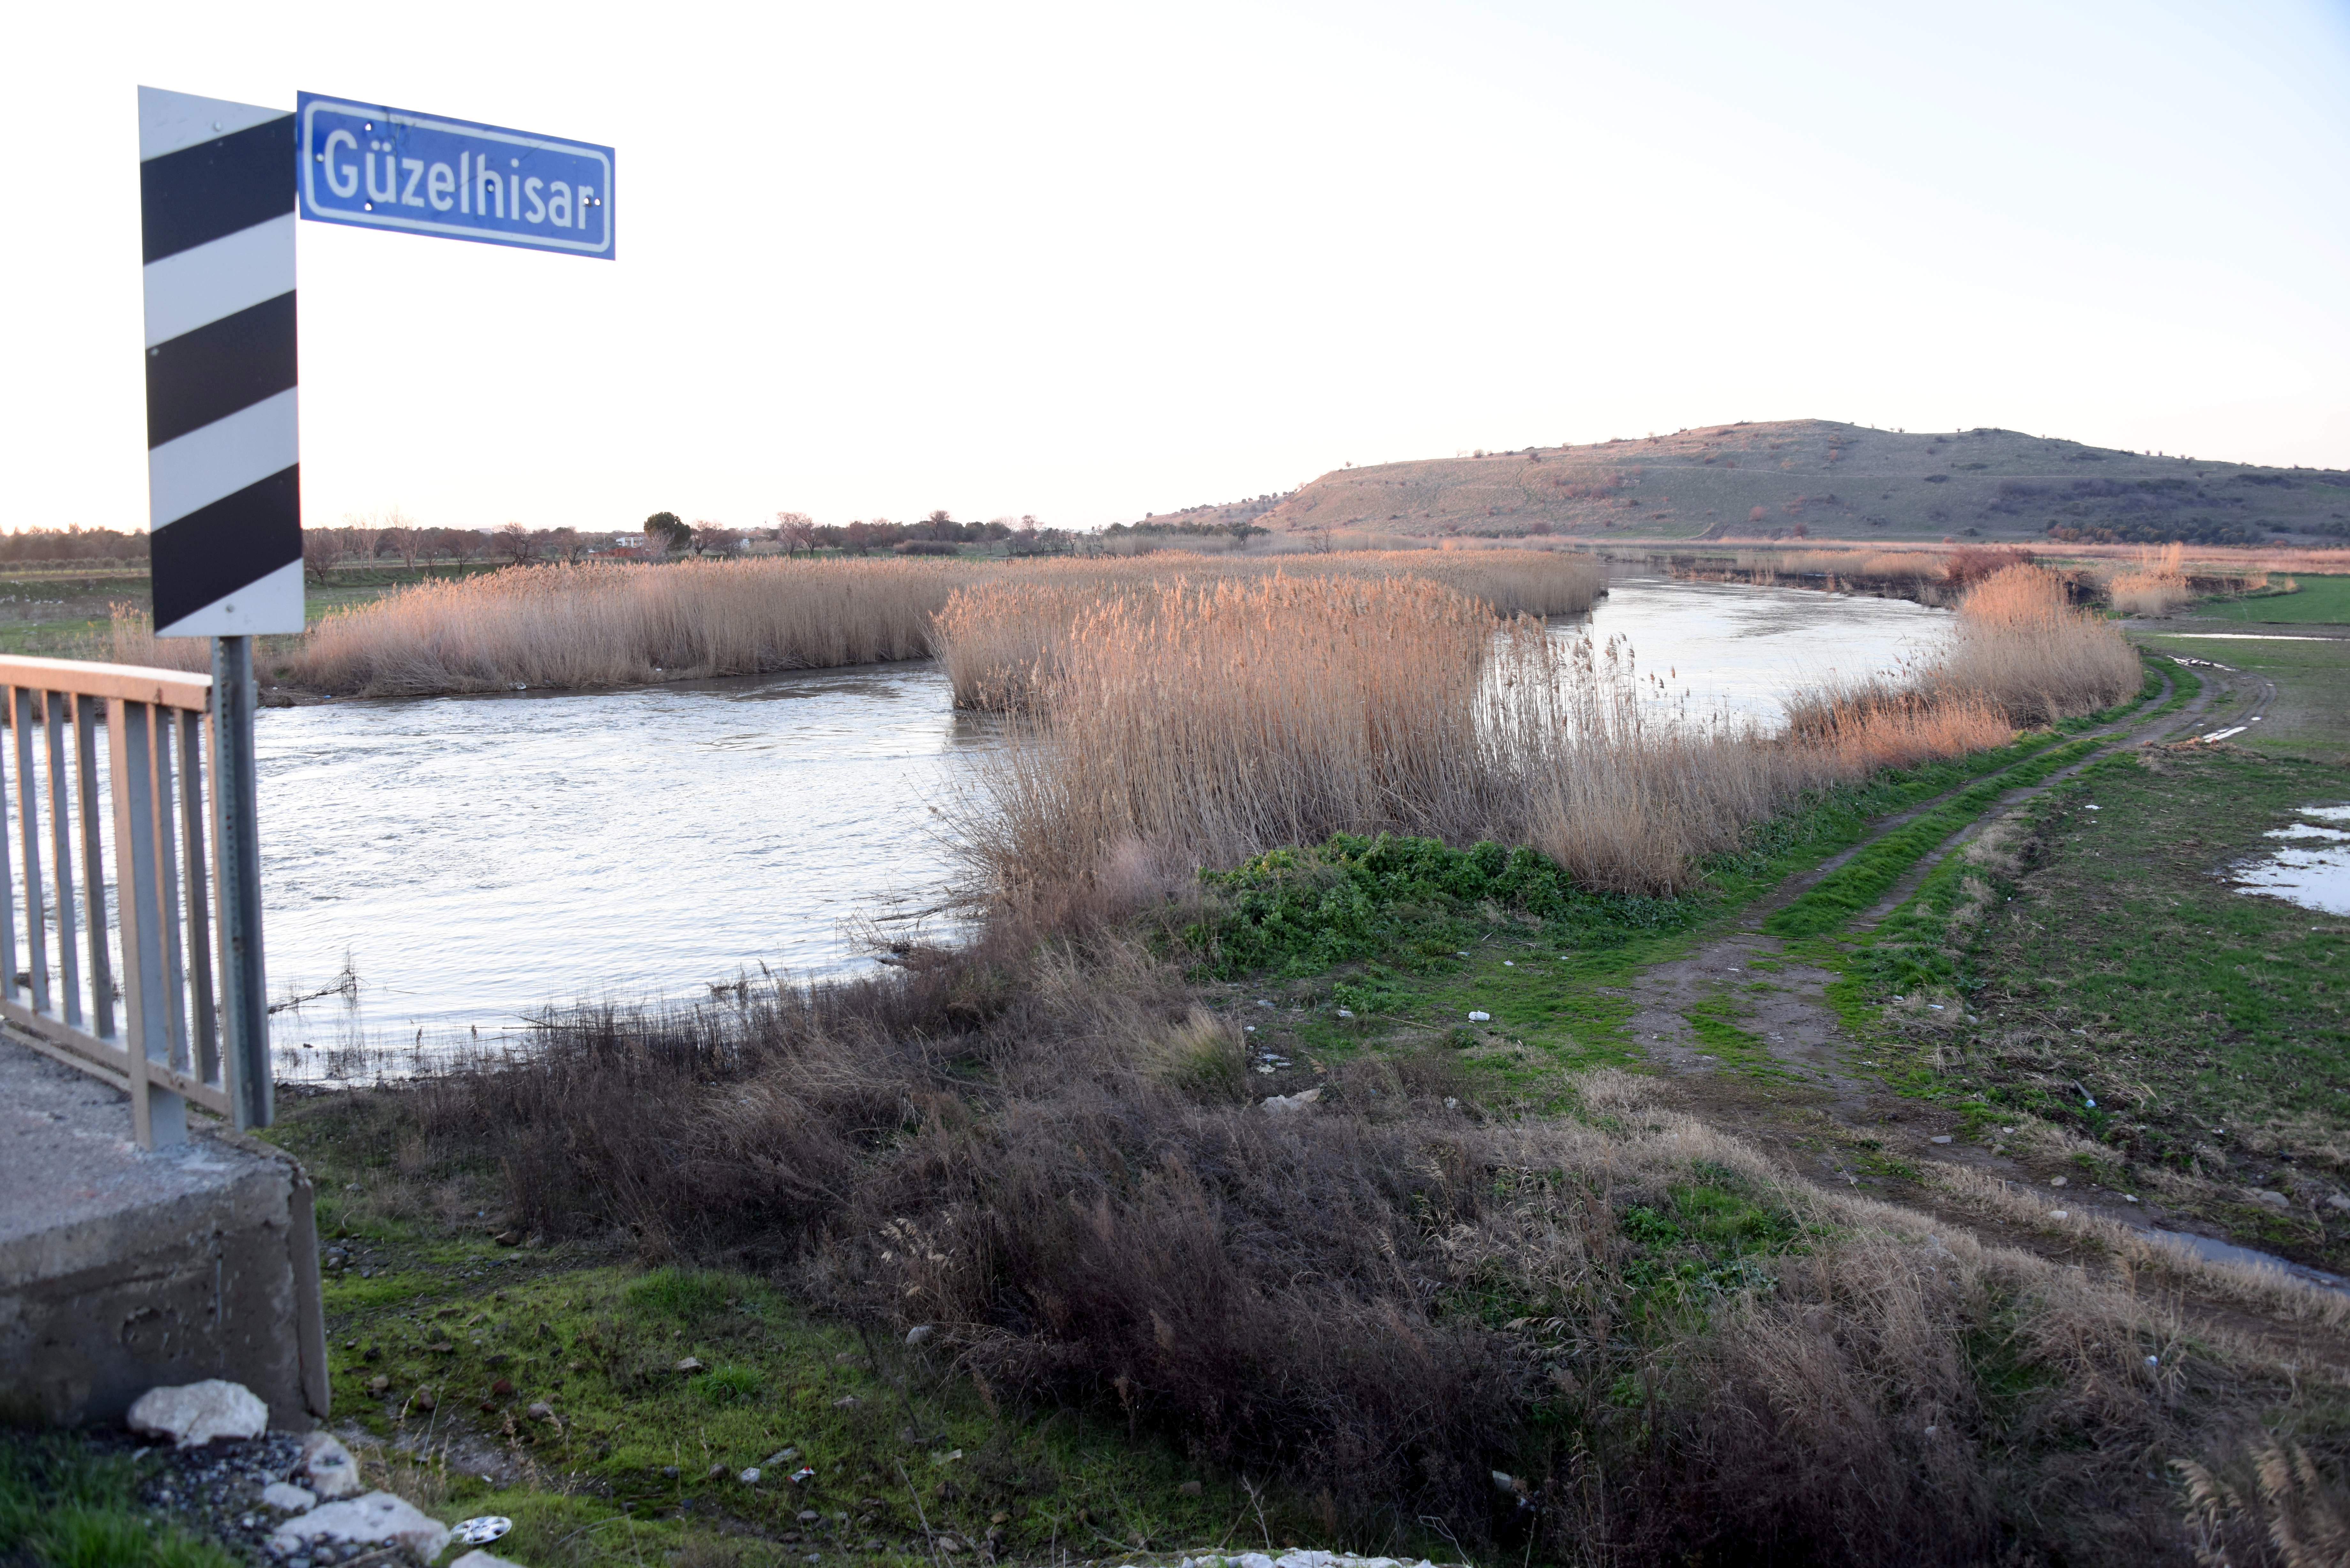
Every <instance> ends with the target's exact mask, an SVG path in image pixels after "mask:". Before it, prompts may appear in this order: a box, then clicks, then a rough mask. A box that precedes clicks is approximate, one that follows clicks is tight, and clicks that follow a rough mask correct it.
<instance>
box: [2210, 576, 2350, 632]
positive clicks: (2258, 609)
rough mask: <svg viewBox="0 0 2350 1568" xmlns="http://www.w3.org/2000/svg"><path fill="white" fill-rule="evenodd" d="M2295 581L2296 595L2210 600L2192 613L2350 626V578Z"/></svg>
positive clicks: (2229, 618) (2265, 622)
mask: <svg viewBox="0 0 2350 1568" xmlns="http://www.w3.org/2000/svg"><path fill="white" fill-rule="evenodd" d="M2293 581H2295V582H2296V583H2298V584H2300V591H2298V592H2296V593H2290V594H2258V595H2253V596H2251V597H2245V598H2240V599H2208V600H2206V601H2204V602H2203V603H2201V604H2199V605H2197V606H2196V607H2194V609H2193V610H2192V611H2190V612H2189V613H2191V614H2192V615H2194V616H2195V618H2197V619H2199V620H2225V621H2239V622H2243V623H2246V624H2251V625H2262V626H2294V625H2309V624H2319V625H2330V626H2350V576H2342V577H2316V576H2307V575H2305V574H2301V573H2296V574H2294V575H2293Z"/></svg>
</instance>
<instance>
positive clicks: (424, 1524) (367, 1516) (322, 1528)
mask: <svg viewBox="0 0 2350 1568" xmlns="http://www.w3.org/2000/svg"><path fill="white" fill-rule="evenodd" d="M322 1540H324V1541H338V1542H359V1543H360V1544H361V1545H366V1546H381V1545H386V1544H391V1543H397V1544H399V1545H401V1546H405V1547H407V1548H408V1549H409V1550H410V1551H411V1552H415V1553H416V1554H417V1555H418V1556H420V1557H421V1558H423V1559H424V1561H426V1562H427V1563H430V1562H432V1559H434V1558H435V1557H438V1556H440V1555H441V1549H442V1547H444V1546H446V1545H448V1544H449V1527H448V1526H447V1525H445V1524H443V1523H442V1522H441V1521H439V1520H437V1519H428V1518H426V1517H425V1516H424V1515H423V1514H422V1513H421V1512H420V1511H418V1510H417V1507H416V1505H415V1504H414V1503H411V1502H409V1501H406V1500H405V1499H402V1498H397V1497H394V1496H392V1495H391V1493H390V1492H388V1491H371V1492H369V1493H368V1494H367V1495H366V1496H365V1497H355V1498H351V1499H349V1500H348V1501H343V1502H326V1503H320V1504H319V1505H318V1506H317V1507H316V1508H314V1509H312V1510H311V1511H309V1512H307V1513H305V1514H301V1515H299V1516H297V1517H296V1518H293V1519H289V1520H287V1521H286V1522H285V1523H283V1524H281V1525H279V1526H278V1527H277V1529H276V1532H274V1533H273V1534H271V1536H270V1538H269V1544H270V1546H271V1548H272V1549H273V1550H275V1551H276V1552H277V1553H278V1554H279V1555H280V1556H286V1555H288V1554H290V1553H292V1552H298V1551H300V1550H302V1548H304V1547H306V1546H307V1545H309V1544H310V1543H311V1542H315V1541H322Z"/></svg>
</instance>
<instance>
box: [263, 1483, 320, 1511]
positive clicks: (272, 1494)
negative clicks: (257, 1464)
mask: <svg viewBox="0 0 2350 1568" xmlns="http://www.w3.org/2000/svg"><path fill="white" fill-rule="evenodd" d="M261 1501H264V1502H265V1503H267V1504H268V1505H269V1506H270V1507H272V1508H274V1509H276V1510H278V1511H281V1512H284V1513H307V1512H309V1511H311V1510H312V1509H314V1508H316V1507H317V1506H318V1494H317V1492H314V1491H312V1490H310V1489H309V1488H308V1487H306V1486H296V1485H295V1484H294V1483H293V1482H291V1481H271V1482H270V1483H269V1484H268V1485H267V1486H265V1487H263V1488H262V1489H261Z"/></svg>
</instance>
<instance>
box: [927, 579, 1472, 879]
mask: <svg viewBox="0 0 2350 1568" xmlns="http://www.w3.org/2000/svg"><path fill="white" fill-rule="evenodd" d="M948 624H949V625H956V624H962V623H961V622H959V621H950V622H949V623H948ZM1495 626H1496V621H1495V618H1494V617H1493V614H1492V611H1491V610H1490V609H1488V608H1487V607H1484V606H1483V605H1482V604H1479V603H1478V602H1477V601H1475V600H1473V599H1471V598H1470V597H1467V596H1466V595H1464V594H1461V593H1459V592H1456V591H1454V590H1453V589H1451V588H1448V587H1442V586H1440V585H1438V584H1435V583H1431V582H1429V581H1427V580H1426V579H1424V578H1420V577H1417V576H1386V577H1378V576H1367V577H1365V576H1287V575H1282V576H1272V577H1267V578H1261V579H1258V580H1254V581H1246V580H1239V579H1231V578H1227V579H1225V580H1222V581H1218V582H1211V583H1198V584H1195V583H1188V582H1176V583H1173V584H1169V585H1165V586H1161V587H1156V588H1148V589H1146V588H1140V587H1138V588H1134V589H1131V590H1129V591H1128V592H1126V593H1123V594H1120V595H1118V596H1117V597H1111V598H1109V599H1107V600H1103V601H1101V602H1099V603H1097V604H1095V605H1093V606H1091V607H1085V608H1081V609H1079V610H1078V611H1077V612H1076V617H1075V618H1074V620H1073V621H1072V622H1071V623H1070V624H1069V626H1068V627H1067V628H1066V632H1065V633H1064V634H1063V635H1062V636H1061V638H1060V639H1059V641H1058V643H1057V645H1056V649H1055V654H1054V657H1053V661H1052V663H1051V664H1050V666H1049V668H1047V669H1045V670H1044V673H1043V676H1042V678H1041V679H1039V680H1035V682H1034V683H1033V685H1032V686H1031V687H1030V689H1029V695H1030V697H1031V699H1032V707H1031V710H1030V711H1029V714H1028V716H1027V718H1026V719H1025V720H1024V722H1023V723H1022V725H1021V733H1020V735H1019V738H1018V741H1017V742H1016V743H1015V744H1014V745H1012V746H1010V747H1007V748H1006V749H1004V750H1003V751H1001V752H999V753H994V754H993V755H992V756H991V757H990V758H989V759H988V761H987V762H986V763H983V774H984V796H983V799H981V800H978V801H974V802H972V803H970V809H968V810H966V812H965V813H964V816H963V834H964V845H965V847H966V849H967V851H968V852H969V853H970V854H971V855H972V857H974V858H975V859H976V861H977V862H978V864H979V865H980V866H981V867H983V869H984V871H985V873H986V879H987V880H988V881H989V883H990V884H991V885H993V887H994V888H996V889H997V890H998V891H999V892H1000V893H1002V894H1003V895H1005V896H1007V897H1009V898H1012V899H1014V900H1015V901H1020V902H1034V901H1036V900H1043V901H1045V902H1046V903H1050V902H1052V901H1054V900H1055V899H1059V898H1066V897H1069V896H1072V895H1078V894H1081V893H1082V891H1083V890H1084V889H1087V888H1091V887H1093V886H1095V885H1096V884H1097V883H1098V882H1099V881H1100V879H1101V878H1102V877H1104V876H1106V875H1111V874H1116V875H1131V874H1133V873H1134V871H1135V869H1136V867H1138V866H1139V865H1143V864H1145V863H1147V864H1148V865H1149V866H1150V867H1159V868H1161V869H1162V870H1164V871H1166V872H1170V873H1176V874H1180V873H1185V872H1188V871H1189V870H1190V869H1191V867H1197V866H1201V865H1221V864H1231V863H1234V862H1237V861H1238V860H1240V859H1243V858H1245V857H1247V856H1250V855H1253V854H1255V853H1256V852H1258V851H1259V850H1261V849H1265V848H1269V847H1272V846H1275V845H1281V844H1305V843H1318V842H1320V841H1321V840H1322V839H1324V838H1326V837H1327V836H1329V835H1330V834H1332V833H1335V832H1339V831H1342V830H1344V831H1365V830H1376V829H1378V828H1383V827H1384V828H1395V829H1397V830H1399V831H1406V832H1411V833H1419V834H1428V835H1432V836H1440V837H1451V838H1458V837H1461V836H1464V835H1465V836H1476V835H1477V833H1478V832H1479V831H1480V830H1481V829H1482V827H1483V826H1484V817H1485V816H1486V815H1488V812H1487V809H1486V807H1485V805H1484V803H1483V802H1482V792H1483V789H1484V787H1485V785H1486V784H1488V783H1489V782H1490V781H1489V780H1488V779H1487V778H1486V777H1485V776H1484V774H1483V771H1482V769H1481V767H1480V763H1481V761H1482V759H1481V757H1480V755H1479V748H1478V744H1477V734H1476V730H1477V717H1476V716H1477V711H1478V689H1479V686H1480V683H1481V682H1482V680H1483V678H1484V674H1485V670H1486V666H1487V664H1488V663H1489V661H1490V658H1491V649H1492V641H1493V635H1494V628H1495ZM950 662H952V655H951V654H950ZM1031 668H1032V669H1035V668H1038V667H1037V666H1034V665H1032V666H1031Z"/></svg>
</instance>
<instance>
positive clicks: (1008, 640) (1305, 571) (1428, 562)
mask: <svg viewBox="0 0 2350 1568" xmlns="http://www.w3.org/2000/svg"><path fill="white" fill-rule="evenodd" d="M1399 574H1408V575H1409V576H1413V577H1415V578H1419V579H1423V580H1426V581H1430V582H1434V583H1440V584H1442V585H1443V586H1445V587H1450V588H1452V589H1455V590H1457V591H1459V592H1460V593H1461V594H1463V595H1466V596H1467V597H1470V598H1471V599H1473V600H1475V601H1477V602H1478V603H1480V604H1482V605H1484V606H1485V607H1487V608H1488V609H1489V610H1490V611H1492V613H1493V614H1494V615H1498V616H1517V615H1528V616H1569V615H1580V614H1582V613H1583V612H1584V611H1586V610H1587V609H1589V608H1590V607H1592V605H1593V604H1594V603H1596V601H1597V600H1598V597H1599V596H1600V595H1601V594H1602V593H1603V592H1605V591H1606V589H1605V587H1604V579H1603V577H1602V576H1601V573H1600V569H1599V566H1598V565H1597V564H1596V562H1594V561H1592V560H1590V559H1589V558H1588V557H1586V556H1566V555H1558V554H1533V553H1516V552H1512V553H1508V554H1502V553H1497V552H1492V551H1477V552H1473V553H1472V552H1437V551H1429V552H1424V553H1408V552H1403V551H1374V552H1363V553H1357V554H1353V555H1333V556H1302V557H1301V556H1290V557H1287V558H1284V559H1282V560H1280V561H1277V562H1268V561H1264V560H1260V559H1235V558H1230V557H1224V558H1215V559H1203V558H1201V557H1198V556H1158V557H1152V558H1149V559H1148V560H1147V561H1144V562H1140V563H1136V564H1134V565H1133V566H1127V565H1125V564H1121V565H1120V566H1118V567H1104V566H1097V565H1095V564H1092V563H1073V564H1070V565H1069V566H1066V567H1065V568H1063V569H1061V570H1058V571H1051V572H1044V573H1030V574H1025V575H1023V576H1019V577H1016V578H1007V577H998V578H994V579H991V580H988V581H985V582H983V583H977V584H973V585H972V586H970V587H963V588H959V589H957V590H956V591H955V592H954V593H953V594H952V595H951V597H949V598H948V599H947V602H946V604H945V605H944V606H943V607H941V609H940V611H939V614H938V618H937V633H936V639H935V640H936V646H937V649H938V654H939V658H940V660H941V663H942V664H943V665H944V666H945V668H946V672H947V676H948V679H949V680H950V681H951V683H952V685H953V688H954V701H955V706H957V707H959V708H982V709H999V710H1004V709H1014V708H1020V707H1024V706H1025V705H1026V704H1027V703H1028V702H1029V701H1031V700H1032V698H1033V696H1034V694H1035V691H1037V690H1038V688H1039V687H1040V685H1041V684H1043V683H1044V682H1045V681H1046V680H1049V679H1051V678H1052V676H1053V675H1054V674H1055V672H1056V671H1057V670H1059V669H1060V668H1061V665H1062V662H1063V659H1064V655H1065V653H1066V642H1067V639H1068V638H1069V635H1070V633H1071V630H1072V628H1074V627H1075V626H1076V624H1077V622H1078V620H1079V619H1080V618H1084V617H1086V616H1087V615H1089V614H1090V613H1091V612H1093V611H1094V610H1096V609H1097V608H1099V607H1103V606H1105V605H1107V604H1111V603H1116V604H1117V605H1118V606H1119V607H1121V611H1122V613H1124V614H1125V615H1127V616H1128V617H1134V616H1149V615H1152V614H1155V613H1156V612H1157V608H1158V607H1159V606H1160V605H1161V604H1175V603H1181V602H1183V601H1182V600H1181V599H1180V597H1177V598H1175V599H1169V598H1167V597H1165V595H1164V594H1163V593H1162V590H1163V589H1165V588H1166V587H1169V586H1170V585H1173V584H1179V583H1202V584H1205V583H1215V582H1247V581H1253V580H1257V579H1262V578H1265V577H1268V576H1286V577H1290V578H1294V579H1296V580H1299V581H1305V580H1309V579H1317V578H1318V579H1329V580H1334V581H1378V580H1384V579H1387V578H1391V577H1394V576H1398V575H1399ZM1382 602H1384V601H1382Z"/></svg>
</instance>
